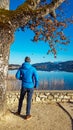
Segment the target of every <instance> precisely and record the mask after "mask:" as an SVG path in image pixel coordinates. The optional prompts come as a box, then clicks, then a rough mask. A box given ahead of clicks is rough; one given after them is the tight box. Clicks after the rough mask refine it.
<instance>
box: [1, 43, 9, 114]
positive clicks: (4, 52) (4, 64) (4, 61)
mask: <svg viewBox="0 0 73 130" xmlns="http://www.w3.org/2000/svg"><path fill="white" fill-rule="evenodd" d="M9 48H10V45H9V44H5V45H2V44H0V115H3V114H4V113H5V111H6V87H7V86H6V85H7V83H6V77H7V73H8V60H9Z"/></svg>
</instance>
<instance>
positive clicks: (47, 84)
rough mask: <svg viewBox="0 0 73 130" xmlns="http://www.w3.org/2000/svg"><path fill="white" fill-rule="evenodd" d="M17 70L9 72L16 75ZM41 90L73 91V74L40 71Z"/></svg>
mask: <svg viewBox="0 0 73 130" xmlns="http://www.w3.org/2000/svg"><path fill="white" fill-rule="evenodd" d="M16 71H17V70H11V71H9V74H13V75H14V74H15V73H16ZM38 75H39V89H40V90H41V89H44V90H73V73H71V72H62V71H51V72H48V71H38Z"/></svg>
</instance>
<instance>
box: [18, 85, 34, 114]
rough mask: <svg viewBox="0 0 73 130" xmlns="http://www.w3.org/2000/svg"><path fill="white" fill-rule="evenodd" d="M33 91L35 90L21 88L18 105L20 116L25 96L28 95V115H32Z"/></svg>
mask: <svg viewBox="0 0 73 130" xmlns="http://www.w3.org/2000/svg"><path fill="white" fill-rule="evenodd" d="M33 90H34V88H23V87H22V88H21V93H20V99H19V105H18V113H19V114H20V112H21V108H22V103H23V99H24V96H25V94H26V93H27V105H26V115H30V109H31V99H32V95H33Z"/></svg>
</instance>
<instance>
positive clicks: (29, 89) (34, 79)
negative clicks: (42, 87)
mask: <svg viewBox="0 0 73 130" xmlns="http://www.w3.org/2000/svg"><path fill="white" fill-rule="evenodd" d="M30 62H31V59H30V57H25V62H24V63H23V64H22V66H21V67H20V68H19V69H18V71H17V73H16V78H17V79H19V80H22V88H21V93H20V99H19V105H18V111H17V112H16V114H17V115H20V112H21V108H22V103H23V99H24V96H25V94H26V93H27V105H26V116H25V119H29V118H30V117H31V115H30V110H31V100H32V95H33V90H34V88H37V87H38V74H37V71H36V69H35V68H34V67H33V66H31V65H30Z"/></svg>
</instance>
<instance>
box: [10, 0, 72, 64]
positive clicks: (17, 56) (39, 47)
mask: <svg viewBox="0 0 73 130" xmlns="http://www.w3.org/2000/svg"><path fill="white" fill-rule="evenodd" d="M23 1H24V0H10V9H11V10H14V9H16V8H17V6H18V5H20V4H21V3H22V2H23ZM70 2H71V5H70V6H68V7H67V8H68V9H67V10H68V12H67V13H68V15H72V14H73V9H72V8H73V1H72V0H70ZM65 33H66V35H68V36H70V41H71V42H70V44H69V45H68V46H66V47H65V48H66V51H59V52H58V54H57V58H54V56H53V55H52V54H49V55H47V51H48V48H49V47H48V44H47V43H44V42H38V43H34V42H32V41H31V39H32V37H33V36H34V34H33V32H32V31H30V30H26V32H22V31H16V32H15V34H14V42H13V43H12V45H11V48H10V58H9V63H10V64H12V63H13V64H22V62H23V61H24V58H25V56H30V57H31V61H32V62H31V63H32V64H33V63H38V62H39V63H40V62H49V61H51V62H54V61H67V60H73V25H71V26H69V27H68V28H67V29H66V31H65Z"/></svg>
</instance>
